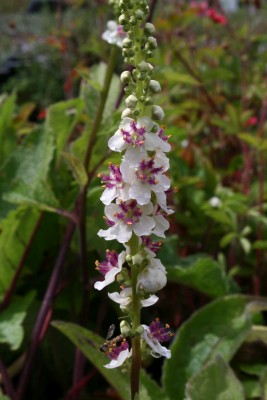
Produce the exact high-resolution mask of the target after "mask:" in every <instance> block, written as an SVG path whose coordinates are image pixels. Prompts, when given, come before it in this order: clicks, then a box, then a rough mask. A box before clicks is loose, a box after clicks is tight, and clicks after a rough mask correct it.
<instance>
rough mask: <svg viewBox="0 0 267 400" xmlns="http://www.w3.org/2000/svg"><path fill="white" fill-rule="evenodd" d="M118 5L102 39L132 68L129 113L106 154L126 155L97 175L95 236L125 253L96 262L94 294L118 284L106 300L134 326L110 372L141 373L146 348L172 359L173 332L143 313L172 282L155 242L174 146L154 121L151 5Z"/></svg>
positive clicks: (111, 350) (127, 76) (115, 346)
mask: <svg viewBox="0 0 267 400" xmlns="http://www.w3.org/2000/svg"><path fill="white" fill-rule="evenodd" d="M117 5H118V6H119V10H120V16H119V18H118V24H117V23H116V22H115V21H109V22H108V26H107V31H106V32H104V34H103V36H102V37H103V38H104V39H105V40H106V41H108V42H109V43H111V44H113V45H118V46H121V47H122V54H123V56H124V59H125V63H126V64H129V65H131V66H132V67H131V68H130V69H129V70H127V71H124V72H123V73H122V74H121V81H122V83H123V84H124V85H125V93H126V95H127V97H126V100H125V103H126V108H125V109H124V111H123V112H122V115H121V123H120V126H119V128H118V130H117V131H116V132H115V134H114V135H113V136H112V137H111V138H110V139H109V141H108V146H109V148H110V149H111V150H112V151H115V152H119V153H120V154H121V155H122V160H121V164H120V165H115V164H112V163H110V164H109V173H107V174H105V175H100V177H101V179H102V182H103V185H104V187H105V190H104V192H103V194H102V196H101V201H102V202H103V203H104V205H105V220H106V223H107V225H108V228H107V229H105V230H104V229H101V230H100V231H99V232H98V235H99V236H100V237H103V238H104V239H105V240H116V241H118V242H119V243H122V245H123V246H124V247H125V250H123V251H122V252H121V253H120V254H118V253H117V252H115V251H113V250H107V252H106V260H105V261H103V262H98V261H97V262H96V266H97V269H98V270H99V272H100V273H101V274H102V275H103V276H104V280H101V281H98V282H96V283H95V288H96V289H98V290H101V289H103V288H104V287H105V286H107V285H109V284H110V283H112V282H114V281H115V280H116V281H117V282H118V283H119V286H120V289H121V290H120V292H115V293H108V296H109V298H110V299H111V300H113V301H115V302H116V303H118V304H119V305H120V308H121V309H122V311H123V312H124V313H125V314H126V316H127V321H130V322H127V321H126V319H125V320H123V321H122V322H121V324H120V327H121V340H113V341H112V340H110V341H108V342H107V343H106V344H105V352H106V354H107V356H108V357H109V358H110V360H111V361H110V363H109V364H107V365H106V367H107V368H115V367H118V366H120V365H122V363H123V362H124V361H125V360H126V359H128V358H129V357H131V356H132V358H133V364H135V369H136V370H137V369H138V365H137V364H138V363H139V364H140V360H138V358H139V359H140V348H141V347H140V346H141V345H142V346H145V345H148V346H150V348H151V349H152V352H151V353H152V355H154V356H159V355H162V356H165V357H167V358H170V356H171V354H170V351H169V350H168V349H167V348H166V347H164V346H162V345H161V343H162V342H166V341H167V340H168V339H169V337H170V336H171V332H170V330H169V326H168V325H166V326H163V325H161V323H160V322H159V320H158V319H156V320H155V321H153V322H152V323H151V324H150V325H149V326H147V325H141V308H142V307H148V306H151V305H153V304H155V303H156V302H157V300H158V297H157V296H156V295H155V293H156V292H157V291H158V290H160V289H162V288H163V287H164V286H165V285H166V281H167V279H166V270H165V268H164V266H163V264H162V263H161V261H160V260H159V259H158V258H156V253H157V251H158V250H159V249H160V245H161V243H160V242H157V241H156V242H153V239H152V238H153V236H158V237H161V238H164V237H165V231H166V230H167V229H168V228H169V222H168V221H167V219H166V217H167V216H168V214H171V213H172V212H173V211H172V210H171V209H169V208H168V206H167V200H166V194H167V192H168V191H169V190H170V179H169V178H168V176H167V175H166V172H167V170H168V169H169V160H168V158H167V156H166V153H167V152H168V151H170V148H171V146H170V144H169V143H168V137H167V136H166V135H165V133H164V130H165V128H164V126H160V125H159V124H158V122H157V121H161V120H162V119H163V118H164V112H163V110H162V108H161V107H160V106H158V105H156V104H154V100H153V95H154V94H156V93H159V92H160V91H161V87H160V84H159V82H157V81H156V80H153V79H152V73H153V66H152V65H151V64H150V62H149V61H150V59H151V57H152V56H153V52H154V50H155V49H156V47H157V41H156V39H155V37H154V35H155V27H154V25H153V24H151V23H146V18H147V15H148V12H149V7H148V5H147V0H120V1H119V3H117ZM128 337H131V339H132V340H131V343H132V347H131V346H130V344H129V343H128V341H127V338H128ZM122 338H123V339H122ZM134 360H135V361H134ZM136 365H137V366H136Z"/></svg>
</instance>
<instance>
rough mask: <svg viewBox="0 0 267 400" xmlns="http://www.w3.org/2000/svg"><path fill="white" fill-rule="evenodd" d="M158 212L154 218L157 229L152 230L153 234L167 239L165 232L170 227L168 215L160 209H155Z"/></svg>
mask: <svg viewBox="0 0 267 400" xmlns="http://www.w3.org/2000/svg"><path fill="white" fill-rule="evenodd" d="M155 208H156V211H155V212H154V215H153V218H154V221H155V228H154V229H153V230H152V233H153V234H154V235H156V236H159V237H163V238H165V231H167V230H168V229H169V227H170V224H169V221H167V219H166V218H165V215H166V213H165V212H164V211H163V210H161V209H160V208H158V207H155Z"/></svg>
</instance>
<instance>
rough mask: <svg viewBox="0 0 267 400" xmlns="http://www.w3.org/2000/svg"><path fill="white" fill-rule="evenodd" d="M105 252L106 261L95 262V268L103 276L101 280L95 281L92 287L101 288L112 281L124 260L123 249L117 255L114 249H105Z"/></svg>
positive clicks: (124, 253)
mask: <svg viewBox="0 0 267 400" xmlns="http://www.w3.org/2000/svg"><path fill="white" fill-rule="evenodd" d="M106 254H107V256H106V261H104V262H102V263H98V262H96V265H97V269H98V270H99V272H100V273H102V274H103V275H104V277H105V279H104V280H103V281H98V282H95V284H94V287H95V289H97V290H102V289H103V288H104V287H105V286H107V285H109V284H110V283H112V282H114V281H115V278H116V275H117V274H118V273H119V272H121V269H122V266H123V264H124V262H125V255H126V252H125V251H123V252H122V253H120V254H119V255H118V254H117V253H116V252H115V251H110V250H107V252H106Z"/></svg>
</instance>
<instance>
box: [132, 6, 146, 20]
mask: <svg viewBox="0 0 267 400" xmlns="http://www.w3.org/2000/svg"><path fill="white" fill-rule="evenodd" d="M134 15H135V17H136V19H140V20H142V19H143V18H144V12H143V11H142V10H140V9H138V10H136V11H135V14H134Z"/></svg>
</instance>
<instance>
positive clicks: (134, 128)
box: [108, 117, 171, 152]
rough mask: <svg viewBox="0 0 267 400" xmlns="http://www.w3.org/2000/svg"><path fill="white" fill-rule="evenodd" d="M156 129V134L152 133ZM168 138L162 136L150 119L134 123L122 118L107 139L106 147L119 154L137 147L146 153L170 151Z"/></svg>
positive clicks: (146, 118) (138, 120) (161, 132)
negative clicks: (116, 128) (115, 129)
mask: <svg viewBox="0 0 267 400" xmlns="http://www.w3.org/2000/svg"><path fill="white" fill-rule="evenodd" d="M153 127H156V129H157V132H155V133H154V132H152V128H153ZM167 140H168V137H167V136H165V135H164V131H163V129H162V128H159V126H158V125H157V124H155V123H154V122H153V121H152V119H151V118H148V117H142V118H139V119H137V121H134V120H133V119H131V118H128V117H125V118H123V120H122V122H121V124H120V127H119V129H118V130H117V131H116V132H115V134H114V135H113V136H112V137H111V138H110V139H109V141H108V146H109V148H110V149H111V150H113V151H118V152H121V151H123V150H126V149H127V148H128V147H137V148H141V149H145V150H148V151H156V150H161V151H164V152H167V151H170V149H171V146H170V144H169V143H168V142H167Z"/></svg>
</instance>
